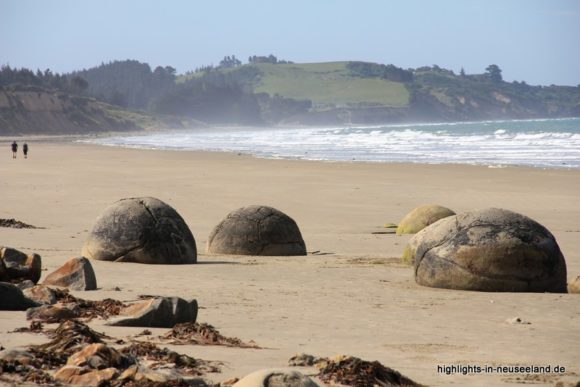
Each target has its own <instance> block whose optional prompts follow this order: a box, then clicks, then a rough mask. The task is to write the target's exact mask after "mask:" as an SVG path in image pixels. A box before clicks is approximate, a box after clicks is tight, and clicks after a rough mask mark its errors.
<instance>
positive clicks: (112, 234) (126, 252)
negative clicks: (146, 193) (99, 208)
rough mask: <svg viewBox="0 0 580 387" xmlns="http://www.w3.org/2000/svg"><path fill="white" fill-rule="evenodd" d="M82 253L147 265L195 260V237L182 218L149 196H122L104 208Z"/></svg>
mask: <svg viewBox="0 0 580 387" xmlns="http://www.w3.org/2000/svg"><path fill="white" fill-rule="evenodd" d="M82 255H83V256H85V257H87V258H91V259H97V260H102V261H114V262H136V263H146V264H187V263H196V262H197V248H196V244H195V239H194V237H193V235H192V233H191V231H190V229H189V227H188V226H187V224H186V223H185V221H184V220H183V218H182V217H181V216H180V215H179V214H178V213H177V211H175V210H174V209H173V208H172V207H171V206H169V205H168V204H166V203H164V202H163V201H161V200H159V199H156V198H151V197H144V198H129V199H122V200H119V201H118V202H116V203H113V204H112V205H111V206H109V207H108V208H107V209H105V211H104V212H103V213H102V214H101V216H99V217H98V218H97V220H96V222H95V225H94V227H93V229H92V231H91V232H90V233H89V236H88V237H87V240H86V241H85V244H84V246H83V249H82Z"/></svg>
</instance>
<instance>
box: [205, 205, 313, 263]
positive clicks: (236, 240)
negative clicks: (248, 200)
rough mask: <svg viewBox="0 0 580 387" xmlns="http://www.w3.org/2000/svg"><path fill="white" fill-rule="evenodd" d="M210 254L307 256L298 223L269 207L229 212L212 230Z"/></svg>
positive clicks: (208, 249) (208, 242) (209, 243)
mask: <svg viewBox="0 0 580 387" xmlns="http://www.w3.org/2000/svg"><path fill="white" fill-rule="evenodd" d="M207 251H208V253H214V254H234V255H306V245H305V244H304V240H302V235H301V234H300V230H299V229H298V226H297V225H296V222H295V221H294V220H293V219H292V218H290V217H289V216H288V215H286V214H284V213H283V212H280V211H278V210H277V209H275V208H272V207H268V206H248V207H242V208H240V209H238V210H235V211H233V212H230V213H229V214H228V215H227V216H226V218H225V219H224V220H222V221H221V223H220V224H218V225H217V226H216V227H215V228H214V229H213V231H212V232H211V234H210V236H209V239H208V241H207Z"/></svg>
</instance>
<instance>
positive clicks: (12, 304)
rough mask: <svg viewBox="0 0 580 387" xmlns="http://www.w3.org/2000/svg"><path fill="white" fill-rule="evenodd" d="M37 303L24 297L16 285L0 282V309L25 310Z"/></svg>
mask: <svg viewBox="0 0 580 387" xmlns="http://www.w3.org/2000/svg"><path fill="white" fill-rule="evenodd" d="M38 305H39V304H37V303H36V302H34V301H32V300H31V299H29V298H26V297H25V296H24V294H22V290H20V289H19V288H18V287H17V286H16V285H12V284H9V283H6V282H0V310H26V309H28V308H32V307H35V306H38Z"/></svg>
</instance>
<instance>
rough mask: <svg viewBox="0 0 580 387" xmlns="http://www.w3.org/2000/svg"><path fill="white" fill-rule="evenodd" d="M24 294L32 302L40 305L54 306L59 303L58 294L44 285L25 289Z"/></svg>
mask: <svg viewBox="0 0 580 387" xmlns="http://www.w3.org/2000/svg"><path fill="white" fill-rule="evenodd" d="M22 293H24V295H25V296H26V297H28V298H30V299H31V300H34V301H36V302H38V303H39V304H46V305H52V304H55V303H56V301H57V294H56V292H55V291H54V290H53V289H51V288H49V287H48V286H44V285H36V286H33V287H29V288H25V289H24V290H23V291H22Z"/></svg>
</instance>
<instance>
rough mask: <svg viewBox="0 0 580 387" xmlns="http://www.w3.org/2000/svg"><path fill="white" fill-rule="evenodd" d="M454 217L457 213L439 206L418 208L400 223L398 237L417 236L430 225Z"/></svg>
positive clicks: (430, 205)
mask: <svg viewBox="0 0 580 387" xmlns="http://www.w3.org/2000/svg"><path fill="white" fill-rule="evenodd" d="M452 215H455V212H453V211H452V210H450V209H449V208H447V207H443V206H440V205H437V204H428V205H425V206H421V207H417V208H415V209H414V210H413V211H411V212H409V213H408V214H407V215H405V217H404V218H403V219H402V220H401V221H400V222H399V226H398V227H397V235H402V234H416V233H418V232H419V231H421V230H422V229H424V228H425V227H427V226H429V225H430V224H433V223H435V222H437V221H438V220H440V219H443V218H446V217H448V216H452Z"/></svg>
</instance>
